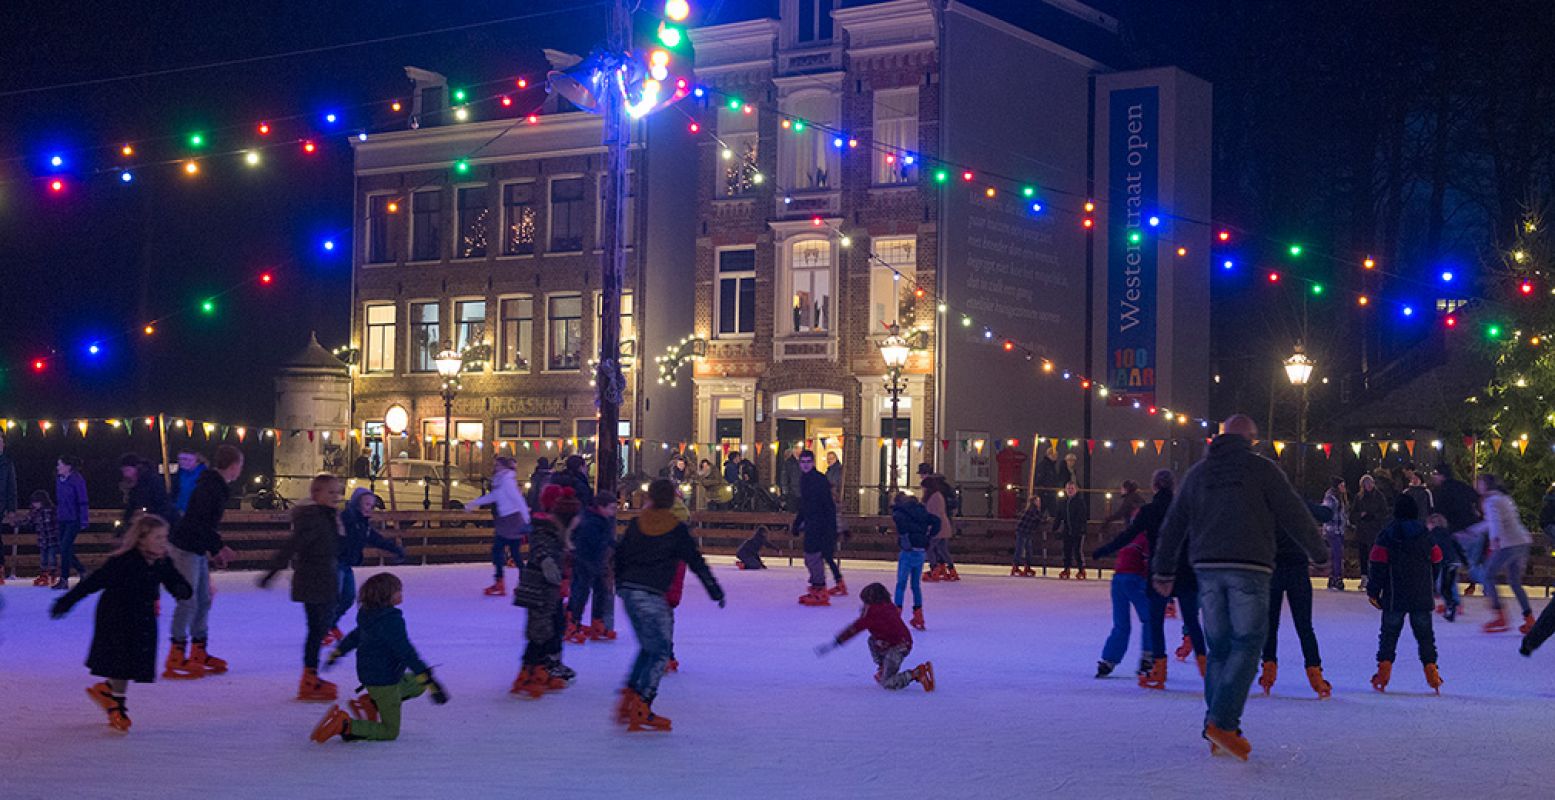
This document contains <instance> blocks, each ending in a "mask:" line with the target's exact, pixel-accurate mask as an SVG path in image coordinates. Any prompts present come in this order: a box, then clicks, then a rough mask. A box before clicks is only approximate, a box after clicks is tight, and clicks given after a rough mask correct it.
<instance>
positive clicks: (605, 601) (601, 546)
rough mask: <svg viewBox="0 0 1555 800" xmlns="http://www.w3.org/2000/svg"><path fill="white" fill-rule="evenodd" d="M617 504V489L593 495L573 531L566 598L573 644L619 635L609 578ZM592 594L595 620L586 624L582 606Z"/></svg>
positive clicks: (569, 638) (607, 638) (614, 541)
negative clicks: (569, 583) (569, 582)
mask: <svg viewBox="0 0 1555 800" xmlns="http://www.w3.org/2000/svg"><path fill="white" fill-rule="evenodd" d="M616 506H617V497H616V495H615V493H613V492H601V493H599V494H596V495H594V502H593V503H591V504H590V505H589V506H588V507H586V508H584V509H583V514H582V515H581V516H580V518H579V520H578V525H577V527H575V528H573V531H572V591H571V592H570V593H569V594H568V598H567V634H566V639H567V641H569V642H572V643H574V644H583V643H584V642H587V641H588V640H590V639H595V640H598V641H605V642H613V641H615V638H616V630H615V616H616V615H615V604H616V596H615V592H614V591H612V588H613V587H612V586H611V583H612V582H611V581H610V580H609V579H608V577H609V576H608V566H609V564H610V552H611V551H612V550H614V549H615V546H616ZM590 594H592V595H593V596H594V605H593V607H592V608H591V609H590V610H589V617H590V619H591V620H592V622H591V623H590V624H589V625H584V624H583V622H582V620H583V607H584V606H585V605H587V604H588V601H589V595H590Z"/></svg>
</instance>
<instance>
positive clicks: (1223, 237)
mask: <svg viewBox="0 0 1555 800" xmlns="http://www.w3.org/2000/svg"><path fill="white" fill-rule="evenodd" d="M1217 237H1218V238H1219V239H1220V241H1222V242H1229V241H1231V231H1221V232H1220V233H1219V234H1217Z"/></svg>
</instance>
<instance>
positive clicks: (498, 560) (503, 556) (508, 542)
mask: <svg viewBox="0 0 1555 800" xmlns="http://www.w3.org/2000/svg"><path fill="white" fill-rule="evenodd" d="M523 543H524V540H523V539H504V538H502V537H501V536H493V537H492V538H491V566H492V567H493V568H494V569H495V570H496V578H497V580H499V581H500V580H502V569H503V567H506V566H507V561H508V556H509V555H511V556H512V557H513V563H514V564H518V565H519V566H523V564H524V557H523V555H521V554H520V553H519V552H518V548H519V545H522V544H523Z"/></svg>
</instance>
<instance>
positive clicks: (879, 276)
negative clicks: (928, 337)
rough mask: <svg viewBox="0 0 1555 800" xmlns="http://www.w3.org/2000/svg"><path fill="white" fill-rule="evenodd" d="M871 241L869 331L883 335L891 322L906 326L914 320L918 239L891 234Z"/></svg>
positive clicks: (871, 333)
mask: <svg viewBox="0 0 1555 800" xmlns="http://www.w3.org/2000/svg"><path fill="white" fill-rule="evenodd" d="M872 244H873V249H874V255H875V258H873V259H871V260H870V265H869V332H870V335H883V334H885V332H886V328H887V327H889V326H890V325H891V323H893V322H896V323H903V324H904V327H905V324H906V323H911V322H912V320H913V302H914V300H915V298H914V297H913V275H914V274H915V273H916V271H917V267H918V240H917V239H915V238H913V237H911V236H906V237H893V238H889V239H876V240H874V242H873V243H872ZM882 262H883V263H882ZM898 275H900V276H901V277H900V278H898V277H897V276H898Z"/></svg>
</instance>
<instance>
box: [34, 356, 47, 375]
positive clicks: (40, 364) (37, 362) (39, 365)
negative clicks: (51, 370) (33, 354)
mask: <svg viewBox="0 0 1555 800" xmlns="http://www.w3.org/2000/svg"><path fill="white" fill-rule="evenodd" d="M46 366H48V365H47V364H46V363H45V362H44V361H43V359H41V358H35V359H33V360H32V371H33V372H42V371H43V368H44V367H46Z"/></svg>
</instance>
